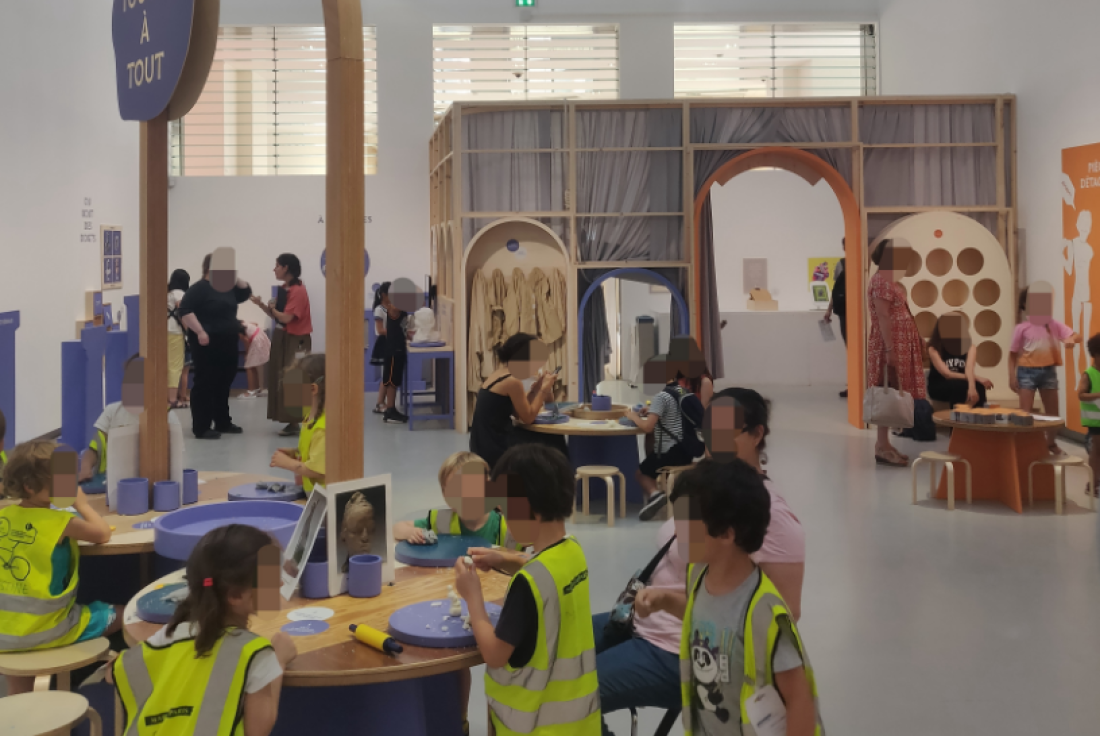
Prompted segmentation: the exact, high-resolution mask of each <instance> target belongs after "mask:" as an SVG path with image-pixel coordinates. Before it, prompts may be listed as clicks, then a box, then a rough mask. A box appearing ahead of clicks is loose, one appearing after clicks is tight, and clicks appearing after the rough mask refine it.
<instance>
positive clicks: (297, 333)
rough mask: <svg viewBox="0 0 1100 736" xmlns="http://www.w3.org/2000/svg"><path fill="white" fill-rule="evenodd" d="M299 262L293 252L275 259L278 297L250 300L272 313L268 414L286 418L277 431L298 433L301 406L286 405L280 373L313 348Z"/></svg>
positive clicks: (310, 320) (268, 314) (288, 433)
mask: <svg viewBox="0 0 1100 736" xmlns="http://www.w3.org/2000/svg"><path fill="white" fill-rule="evenodd" d="M301 276H302V263H301V261H299V260H298V256H296V255H294V254H293V253H283V254H282V255H280V256H279V257H278V258H276V259H275V278H277V279H278V280H279V281H282V282H283V288H282V289H280V294H279V298H278V299H272V300H270V301H268V302H266V303H265V302H264V301H263V299H261V298H260V297H258V296H254V297H252V302H253V303H254V304H255V305H256V306H258V307H259V308H260V309H262V310H264V312H266V313H267V316H269V317H271V322H272V325H273V328H274V329H273V330H272V334H271V360H269V361H268V363H267V385H268V393H267V418H268V419H271V420H273V421H276V422H285V423H286V426H285V427H283V428H282V430H281V431H280V432H279V434H280V435H281V436H283V437H289V436H291V435H296V434H298V431H299V426H298V423H299V422H301V421H302V411H303V407H300V406H294V405H293V404H291V405H288V404H287V402H286V397H285V396H284V394H283V374H284V373H285V372H286V369H287V368H289V367H291V366H292V365H294V362H295V361H296V360H297V359H298V357H299V356H303V355H308V354H309V353H310V352H312V350H313V339H312V333H313V320H312V318H311V316H310V312H309V293H308V292H307V291H306V287H305V284H303V283H302V279H301Z"/></svg>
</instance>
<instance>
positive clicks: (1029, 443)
mask: <svg viewBox="0 0 1100 736" xmlns="http://www.w3.org/2000/svg"><path fill="white" fill-rule="evenodd" d="M1013 436H1014V437H1015V438H1016V461H1017V463H1019V464H1018V466H1017V468H1018V473H1017V475H1018V476H1019V478H1020V488H1021V498H1023V494H1024V493H1027V482H1028V480H1027V469H1028V466H1030V465H1031V464H1032V463H1033V462H1035V461H1036V460H1043V459H1046V458H1048V457H1050V449H1049V448H1048V446H1047V438H1046V435H1045V434H1044V433H1043V432H1027V433H1025V434H1017V435H1013ZM1034 476H1035V480H1034V482H1035V500H1036V501H1053V500H1054V468H1053V467H1051V466H1049V465H1040V466H1039V467H1037V468H1035V473H1034Z"/></svg>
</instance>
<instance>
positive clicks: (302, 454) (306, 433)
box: [298, 414, 325, 493]
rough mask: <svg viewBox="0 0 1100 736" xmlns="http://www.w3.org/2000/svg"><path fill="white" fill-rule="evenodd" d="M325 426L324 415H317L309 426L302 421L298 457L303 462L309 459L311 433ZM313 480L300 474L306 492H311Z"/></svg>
mask: <svg viewBox="0 0 1100 736" xmlns="http://www.w3.org/2000/svg"><path fill="white" fill-rule="evenodd" d="M324 428H325V415H324V414H322V415H321V416H319V417H317V421H316V422H314V423H313V425H312V426H310V425H309V424H308V423H305V422H303V423H302V428H301V430H299V432H298V459H299V460H301V461H302V462H303V463H304V462H306V461H308V460H309V444H310V442H312V441H313V433H314V432H316V431H317V430H318V429H324ZM313 485H314V480H313V479H312V478H306V477H305V476H302V488H304V489H305V492H306V493H313Z"/></svg>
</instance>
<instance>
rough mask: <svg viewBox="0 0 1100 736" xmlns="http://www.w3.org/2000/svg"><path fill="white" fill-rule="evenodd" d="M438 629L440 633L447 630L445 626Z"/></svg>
mask: <svg viewBox="0 0 1100 736" xmlns="http://www.w3.org/2000/svg"><path fill="white" fill-rule="evenodd" d="M439 628H440V630H441V631H446V630H447V627H446V626H440V627H439Z"/></svg>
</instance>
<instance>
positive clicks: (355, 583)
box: [348, 555, 382, 598]
mask: <svg viewBox="0 0 1100 736" xmlns="http://www.w3.org/2000/svg"><path fill="white" fill-rule="evenodd" d="M381 594H382V558H381V557H379V556H378V555H355V556H354V557H352V558H351V559H350V560H349V561H348V595H350V596H351V597H352V598H374V597H375V596H378V595H381Z"/></svg>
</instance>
